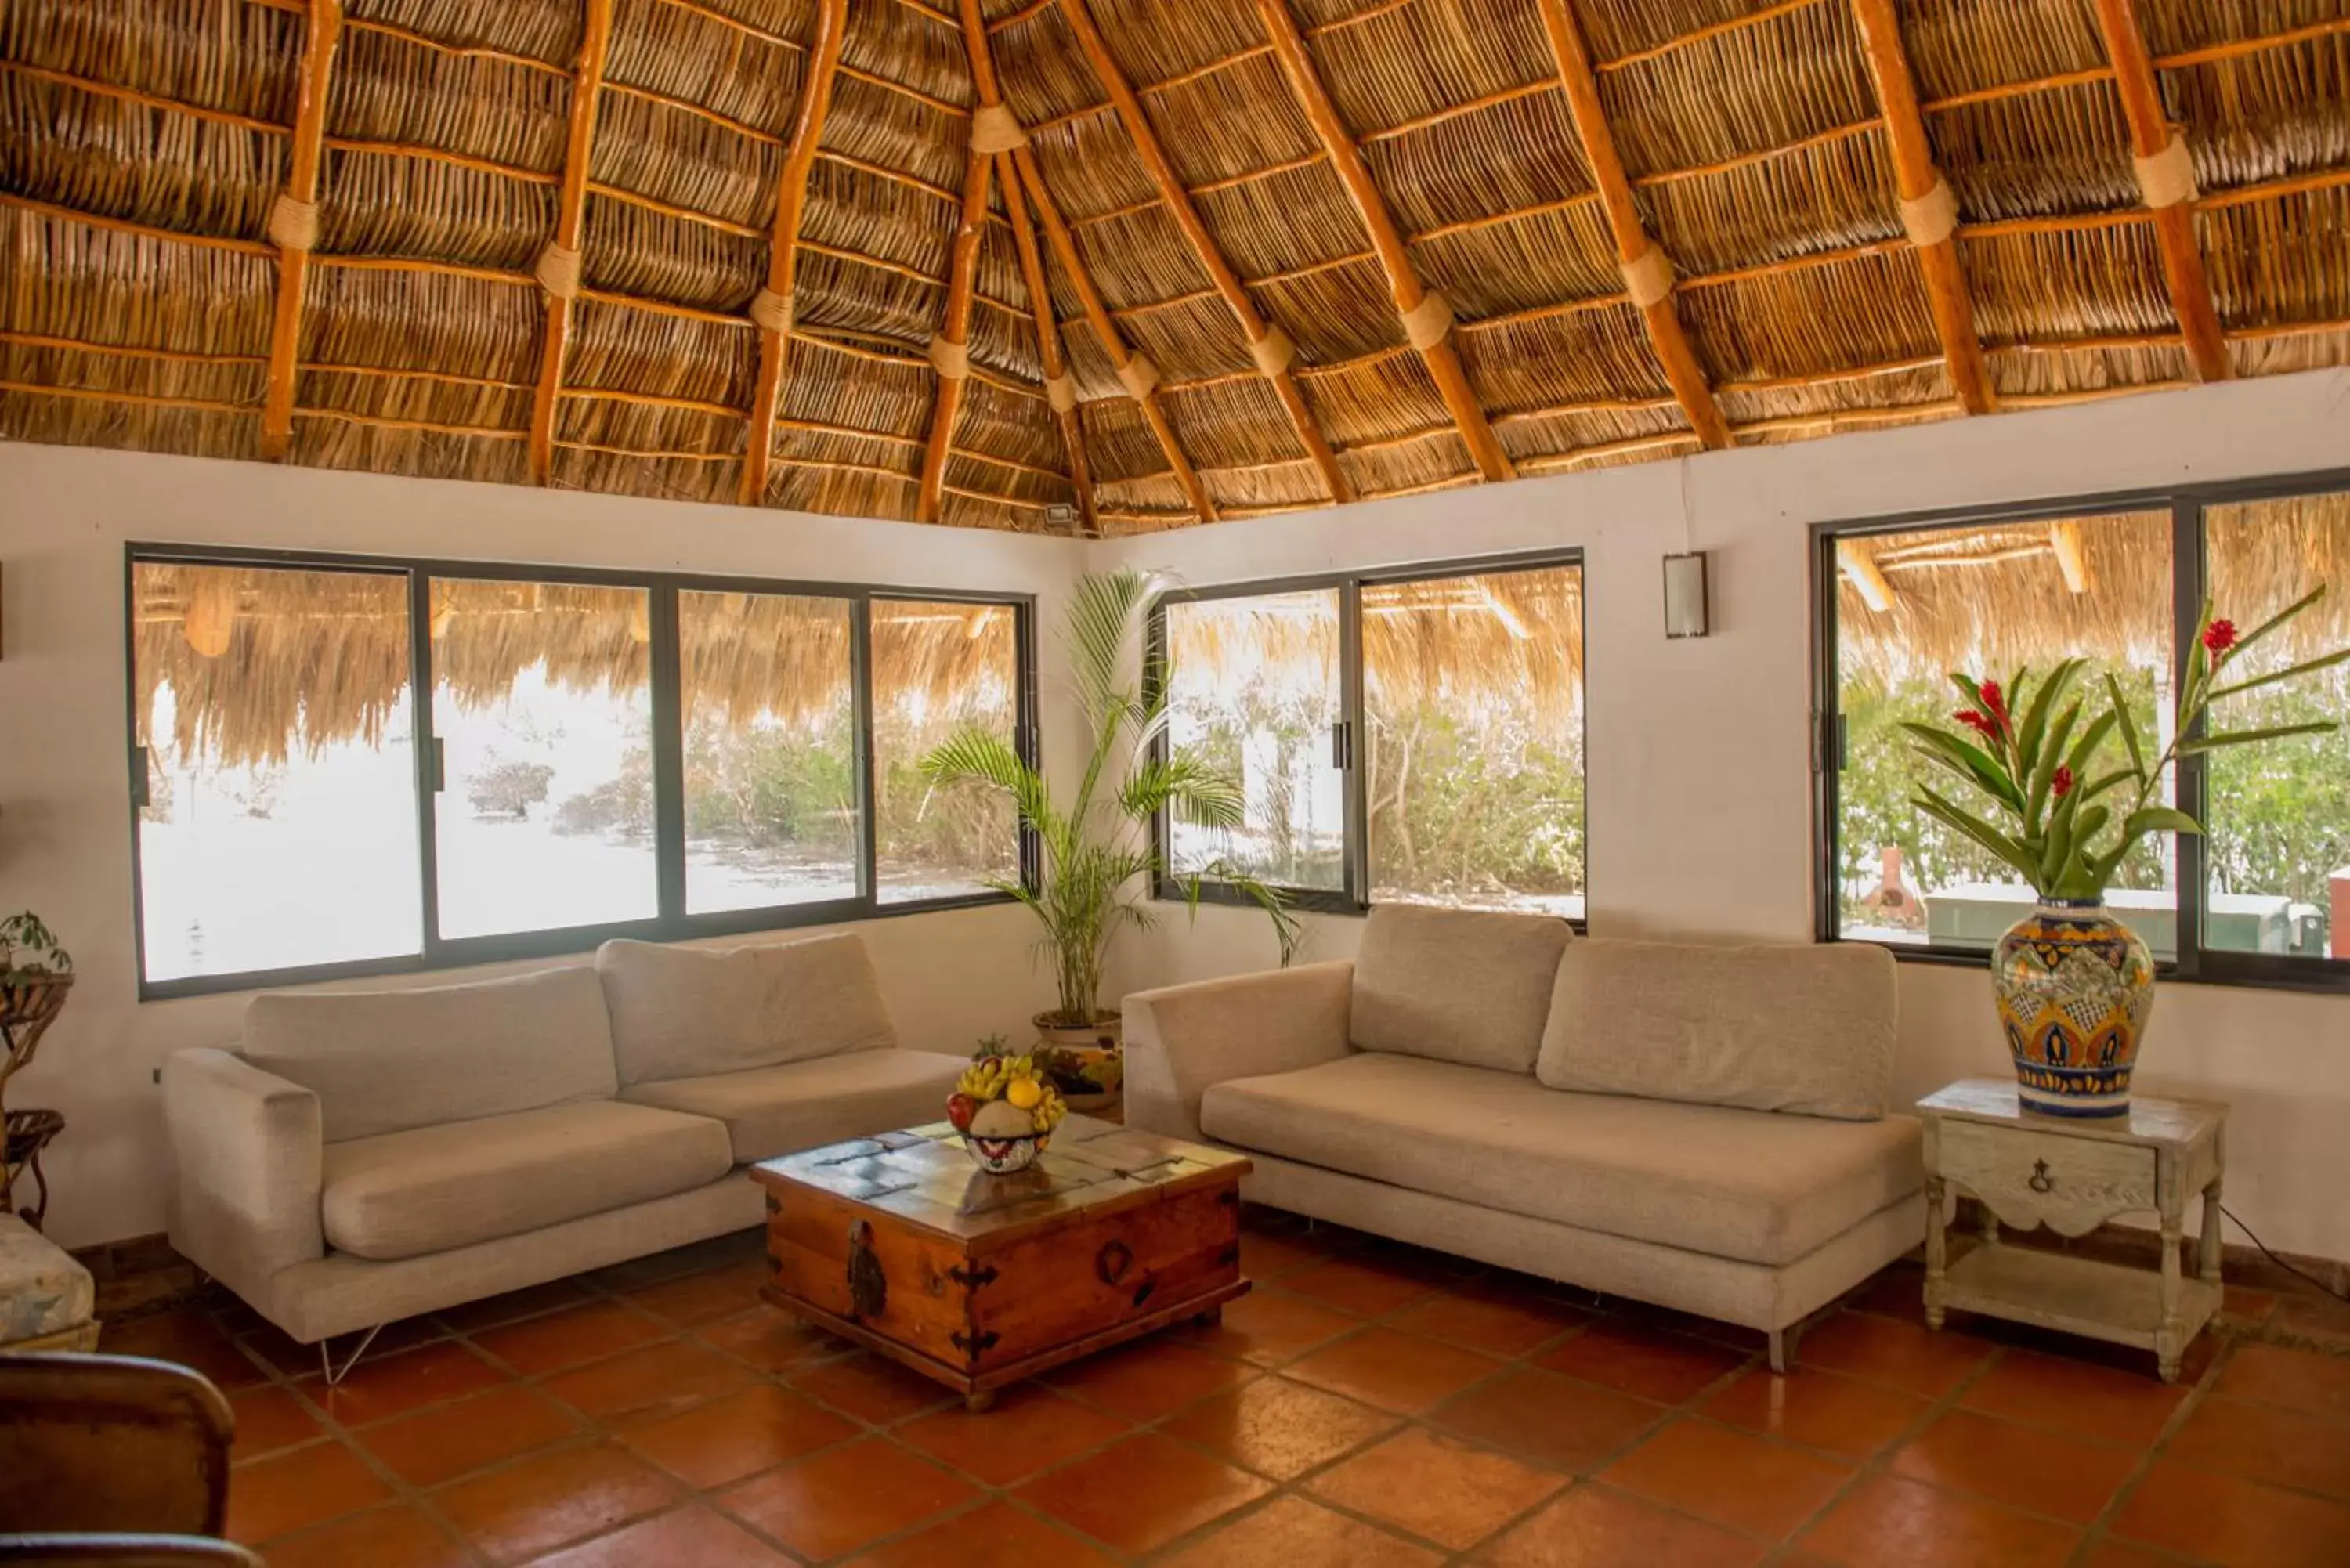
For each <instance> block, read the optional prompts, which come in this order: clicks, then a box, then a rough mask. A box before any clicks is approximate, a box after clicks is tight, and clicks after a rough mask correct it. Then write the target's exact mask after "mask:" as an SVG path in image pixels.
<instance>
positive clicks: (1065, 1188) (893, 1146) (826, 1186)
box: [751, 1116, 1250, 1246]
mask: <svg viewBox="0 0 2350 1568" xmlns="http://www.w3.org/2000/svg"><path fill="white" fill-rule="evenodd" d="M1249 1168H1250V1161H1249V1159H1248V1157H1247V1156H1245V1155H1240V1154H1232V1153H1230V1152H1228V1151H1226V1150H1223V1149H1220V1148H1209V1147H1205V1146H1203V1145H1201V1144H1196V1143H1186V1142H1184V1141H1183V1140H1182V1139H1180V1138H1171V1137H1160V1136H1159V1134H1157V1133H1147V1132H1132V1131H1128V1129H1126V1128H1124V1127H1116V1126H1113V1125H1112V1124H1110V1123H1108V1122H1103V1121H1097V1120H1095V1119H1094V1118H1092V1117H1090V1116H1070V1117H1069V1118H1068V1119H1067V1120H1066V1121H1064V1122H1063V1123H1062V1124H1061V1126H1060V1127H1059V1129H1058V1130H1057V1131H1056V1132H1055V1133H1054V1135H1053V1142H1052V1146H1051V1147H1049V1148H1048V1149H1046V1151H1045V1153H1044V1155H1042V1156H1041V1157H1040V1158H1038V1159H1037V1161H1036V1163H1035V1164H1034V1165H1032V1166H1030V1167H1029V1168H1027V1169H1025V1170H1022V1171H1015V1172H1014V1173H1012V1174H1010V1175H1007V1176H992V1175H989V1174H988V1173H987V1172H985V1171H983V1170H982V1169H980V1168H979V1167H978V1166H976V1165H974V1164H973V1163H972V1158H971V1156H970V1155H969V1154H968V1153H966V1152H965V1151H964V1149H963V1147H962V1135H960V1134H958V1133H957V1132H956V1131H955V1130H954V1128H953V1127H951V1126H949V1125H948V1124H947V1123H945V1122H936V1123H933V1124H931V1126H928V1127H909V1128H907V1129H906V1130H905V1131H903V1132H890V1133H881V1134H879V1135H877V1136H876V1137H868V1138H855V1139H852V1140H850V1141H849V1142H847V1143H836V1144H829V1145H827V1146H826V1147H823V1148H812V1149H807V1150H805V1151H804V1152H802V1153H799V1154H793V1155H786V1156H785V1157H784V1158H781V1159H771V1160H767V1161H764V1163H762V1164H759V1165H756V1166H754V1167H753V1168H752V1171H751V1174H752V1178H753V1179H754V1180H756V1181H758V1182H759V1183H760V1184H761V1185H762V1186H764V1187H766V1188H767V1189H770V1190H771V1191H775V1192H779V1193H789V1192H791V1191H793V1190H795V1189H796V1190H800V1191H813V1192H823V1193H827V1194H830V1195H831V1196H833V1197H835V1198H839V1199H847V1200H848V1201H850V1202H852V1203H855V1204H857V1205H858V1206H859V1207H860V1208H865V1209H870V1210H875V1211H876V1212H877V1214H881V1215H888V1216H889V1217H891V1218H892V1219H893V1220H896V1221H898V1222H899V1223H900V1224H902V1225H905V1226H908V1227H910V1228H913V1229H916V1230H920V1231H929V1232H931V1233H932V1234H934V1235H938V1236H943V1237H946V1238H949V1239H951V1240H952V1241H960V1242H962V1243H964V1244H965V1245H966V1246H971V1245H974V1244H980V1243H987V1244H993V1243H997V1242H1005V1241H1014V1240H1018V1239H1020V1238H1024V1237H1027V1236H1031V1235H1034V1234H1035V1233H1036V1232H1037V1231H1044V1230H1049V1229H1051V1228H1053V1227H1054V1226H1055V1225H1061V1224H1067V1223H1070V1222H1072V1221H1073V1220H1079V1219H1088V1220H1090V1219H1098V1218H1100V1217H1102V1216H1104V1215H1107V1214H1111V1213H1115V1212H1116V1211H1118V1210H1120V1209H1123V1208H1129V1207H1134V1206H1138V1205H1140V1204H1145V1203H1155V1202H1159V1201H1160V1200H1162V1199H1167V1198H1171V1197H1174V1196H1176V1195H1177V1194H1179V1193H1184V1192H1191V1191H1195V1190H1197V1189H1201V1188H1203V1187H1215V1186H1224V1185H1232V1184H1236V1183H1237V1182H1238V1181H1239V1179H1241V1177H1242V1176H1243V1175H1245V1174H1246V1173H1247V1172H1248V1170H1249Z"/></svg>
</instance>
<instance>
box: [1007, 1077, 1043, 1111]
mask: <svg viewBox="0 0 2350 1568" xmlns="http://www.w3.org/2000/svg"><path fill="white" fill-rule="evenodd" d="M1003 1097H1004V1098H1005V1099H1007V1100H1010V1101H1011V1102H1012V1103H1013V1104H1014V1106H1018V1107H1019V1108H1020V1109H1021V1110H1024V1111H1031V1110H1035V1108H1036V1102H1037V1101H1039V1100H1041V1099H1043V1098H1044V1097H1045V1086H1044V1085H1041V1084H1039V1083H1038V1082H1036V1080H1035V1079H1034V1078H1014V1079H1013V1080H1012V1084H1011V1086H1010V1087H1008V1088H1006V1089H1005V1090H1004V1091H1003Z"/></svg>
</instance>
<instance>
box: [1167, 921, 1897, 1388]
mask: <svg viewBox="0 0 2350 1568" xmlns="http://www.w3.org/2000/svg"><path fill="white" fill-rule="evenodd" d="M1570 936H1571V933H1570V931H1569V929H1568V928H1567V926H1566V925H1565V923H1564V922H1563V921H1558V920H1551V919H1542V918H1538V917H1534V916H1527V915H1507V914H1485V913H1473V912H1466V911H1460V910H1448V909H1419V908H1413V907H1409V906H1383V907H1381V908H1379V909H1376V910H1374V911H1373V912H1372V914H1371V916H1370V918H1369V919H1368V921H1367V925H1366V928H1365V930H1364V933H1363V942H1362V948H1361V951H1360V953H1359V956H1358V957H1357V959H1356V960H1355V961H1353V962H1350V963H1321V964H1309V965H1304V966H1300V967H1298V968H1295V969H1290V970H1284V971H1274V972H1270V973H1263V974H1251V975H1244V976H1241V977H1238V978H1235V979H1230V980H1218V981H1205V982H1202V983H1200V984H1194V985H1180V986H1174V987H1170V988H1169V989H1167V990H1163V991H1153V992H1144V993H1142V994H1140V995H1138V996H1129V997H1128V998H1127V999H1126V1050H1127V1064H1126V1095H1127V1115H1128V1122H1129V1124H1130V1125H1132V1126H1135V1127H1146V1128H1149V1130H1151V1131H1153V1132H1162V1133H1171V1134H1174V1135H1176V1136H1178V1137H1194V1138H1204V1139H1205V1140H1207V1141H1209V1142H1212V1143H1217V1144H1222V1145H1225V1146H1227V1147H1232V1148H1236V1149H1241V1150H1244V1151H1246V1152H1247V1153H1248V1154H1250V1155H1251V1156H1252V1157H1253V1158H1254V1160H1255V1172H1254V1174H1253V1176H1252V1177H1250V1178H1249V1179H1248V1182H1247V1184H1246V1191H1247V1193H1248V1195H1249V1196H1250V1197H1251V1198H1253V1199H1256V1200H1258V1201H1261V1202H1264V1203H1269V1204H1272V1205H1274V1206H1276V1207H1278V1208H1282V1209H1287V1210H1295V1211H1296V1212H1298V1213H1302V1214H1308V1215H1312V1216H1315V1217H1316V1218H1319V1219H1323V1220H1332V1221H1336V1222H1337V1223H1341V1224H1346V1225H1351V1226H1354V1227H1357V1228H1358V1229H1361V1230H1364V1231H1372V1232H1375V1233H1377V1234H1379V1235H1382V1236H1388V1237H1391V1238H1394V1239H1396V1240H1398V1241H1410V1242H1415V1243H1418V1244H1419V1245H1422V1246H1427V1247H1433V1248H1438V1249H1440V1250H1442V1251H1448V1252H1454V1253H1458V1254H1461V1255H1463V1256H1466V1257H1471V1258H1475V1259H1478V1260H1480V1261H1482V1262H1489V1263H1495V1264H1500V1265H1503V1266H1504V1267H1507V1268H1512V1269H1518V1270H1523V1271H1524V1272H1528V1273H1533V1274H1539V1275H1543V1276H1544V1277H1546V1278H1549V1279H1554V1280H1558V1281H1562V1282H1567V1283H1571V1284H1575V1285H1579V1286H1584V1287H1586V1288H1588V1289H1592V1290H1596V1291H1604V1292H1607V1293H1610V1294H1614V1295H1620V1296H1627V1297H1630V1298H1632V1299H1634V1300H1638V1301H1644V1302H1650V1303H1657V1304H1659V1305H1662V1306H1668V1307H1675V1308H1679V1309H1680V1310H1682V1311H1685V1312H1690V1313H1694V1314H1699V1315H1700V1316H1704V1317H1710V1318H1716V1319H1719V1320H1721V1321H1724V1322H1728V1323H1734V1324H1744V1325H1746V1326H1748V1327H1751V1328H1756V1329H1760V1330H1763V1332H1765V1333H1766V1334H1769V1335H1770V1343H1771V1362H1772V1366H1773V1368H1774V1369H1777V1370H1781V1371H1783V1370H1784V1369H1785V1366H1786V1359H1787V1352H1788V1343H1789V1339H1790V1331H1791V1330H1793V1329H1794V1328H1795V1327H1796V1326H1797V1325H1799V1324H1801V1323H1802V1322H1803V1321H1804V1319H1805V1318H1806V1317H1807V1316H1809V1315H1810V1314H1813V1313H1814V1312H1816V1311H1817V1310H1818V1309H1819V1308H1821V1307H1822V1306H1824V1305H1825V1304H1827V1303H1830V1302H1832V1301H1834V1300H1835V1298H1836V1297H1837V1296H1838V1295H1840V1294H1842V1293H1844V1292H1846V1291H1847V1290H1849V1289H1851V1288H1852V1287H1853V1286H1854V1285H1856V1284H1857V1283H1859V1282H1861V1281H1863V1280H1865V1279H1866V1278H1867V1277H1868V1276H1869V1275H1870V1274H1871V1273H1873V1272H1876V1271H1877V1269H1879V1268H1881V1267H1883V1266H1884V1265H1885V1264H1886V1263H1887V1262H1891V1261H1892V1260H1894V1259H1895V1258H1898V1257H1899V1256H1900V1255H1901V1254H1902V1253H1904V1252H1906V1251H1908V1250H1909V1249H1910V1248H1911V1247H1913V1246H1915V1245H1916V1244H1917V1242H1918V1239H1919V1237H1920V1236H1921V1235H1922V1234H1923V1233H1924V1224H1925V1203H1924V1199H1923V1196H1922V1191H1923V1173H1922V1168H1921V1165H1920V1155H1919V1136H1918V1124H1917V1122H1916V1121H1915V1120H1914V1119H1913V1118H1911V1117H1908V1116H1888V1115H1887V1114H1886V1098H1887V1093H1888V1084H1889V1079H1890V1076H1891V1072H1892V1056H1893V1041H1894V1028H1895V1008H1896V998H1895V985H1894V974H1893V970H1894V962H1893V959H1892V958H1891V956H1890V955H1889V954H1887V953H1886V952H1884V951H1883V950H1879V949H1876V948H1872V947H1867V946H1863V945H1859V944H1854V945H1852V946H1824V947H1752V948H1707V947H1691V946H1679V945H1674V944H1667V943H1651V942H1631V941H1608V940H1570Z"/></svg>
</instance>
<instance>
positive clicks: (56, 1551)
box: [0, 1535, 263, 1568]
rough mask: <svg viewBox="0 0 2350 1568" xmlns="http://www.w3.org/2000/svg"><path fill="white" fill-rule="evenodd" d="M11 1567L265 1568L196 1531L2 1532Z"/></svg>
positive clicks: (0, 1553) (3, 1555)
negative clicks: (122, 1532) (19, 1533)
mask: <svg viewBox="0 0 2350 1568" xmlns="http://www.w3.org/2000/svg"><path fill="white" fill-rule="evenodd" d="M0 1563H7V1564H9V1565H10V1568H263V1563H262V1561H261V1559H260V1558H258V1557H255V1555H254V1554H253V1553H252V1552H247V1551H246V1550H245V1549H244V1547H242V1546H238V1545H236V1544H234V1542H226V1541H206V1540H203V1538H201V1537H199V1536H193V1535H0Z"/></svg>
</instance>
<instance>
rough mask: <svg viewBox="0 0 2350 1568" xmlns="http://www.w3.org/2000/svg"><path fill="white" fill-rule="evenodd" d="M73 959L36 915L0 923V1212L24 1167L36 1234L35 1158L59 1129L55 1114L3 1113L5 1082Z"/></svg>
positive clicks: (39, 1209)
mask: <svg viewBox="0 0 2350 1568" xmlns="http://www.w3.org/2000/svg"><path fill="white" fill-rule="evenodd" d="M73 980H74V974H73V956H72V955H71V954H70V953H68V952H67V951H66V950H65V949H63V948H61V947H59V946H58V945H57V938H56V936H55V935H54V934H52V933H51V932H50V930H49V928H48V927H47V925H45V924H44V923H43V922H42V920H41V918H40V917H39V916H38V915H36V914H34V913H33V912H32V911H31V910H29V909H27V910H26V911H25V912H24V913H23V914H21V915H12V916H10V917H9V918H8V919H5V920H0V1050H5V1055H0V1213H14V1212H16V1176H17V1173H18V1172H19V1171H20V1170H22V1169H23V1168H26V1166H28V1165H29V1166H30V1167H31V1168H32V1170H33V1176H34V1179H35V1181H36V1182H37V1183H38V1184H39V1189H40V1200H39V1202H38V1203H37V1204H36V1206H35V1207H33V1208H31V1209H29V1210H26V1211H25V1217H26V1219H27V1220H30V1221H31V1222H32V1224H33V1225H34V1227H35V1228H36V1229H37V1228H38V1227H39V1225H40V1222H41V1218H42V1215H43V1214H44V1212H46V1210H47V1209H48V1206H49V1199H48V1183H47V1180H45V1179H42V1177H41V1174H40V1153H41V1150H42V1148H43V1147H46V1146H47V1144H48V1142H49V1140H50V1139H52V1138H54V1137H57V1134H58V1133H60V1132H62V1131H64V1130H65V1125H66V1124H65V1118H64V1117H62V1116H58V1115H57V1112H55V1111H9V1110H6V1109H5V1100H6V1097H7V1090H8V1080H9V1079H11V1078H13V1077H15V1076H16V1074H17V1072H18V1071H19V1070H21V1069H22V1068H23V1067H24V1066H25V1065H26V1064H27V1063H29V1062H31V1061H32V1059H33V1051H34V1048H35V1047H36V1046H37V1045H38V1044H40V1043H41V1036H42V1034H44V1033H47V1030H48V1027H49V1025H50V1024H51V1023H55V1022H56V1021H57V1013H58V1012H59V1011H60V1010H62V1009H63V1008H64V1006H65V1004H66V995H67V993H68V992H70V991H71V990H72V989H73Z"/></svg>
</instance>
